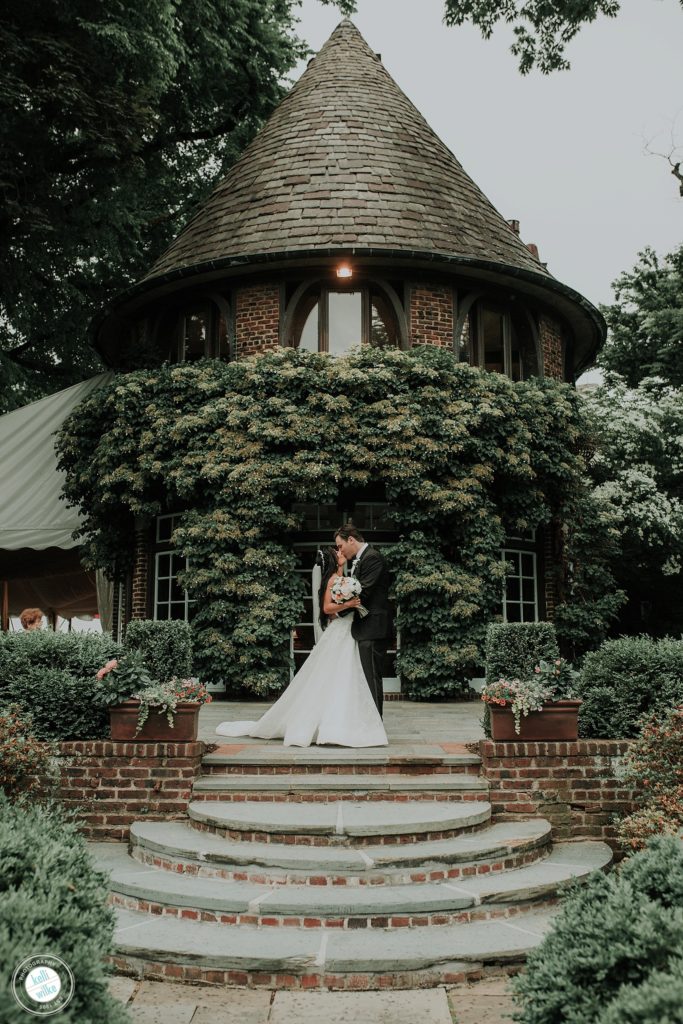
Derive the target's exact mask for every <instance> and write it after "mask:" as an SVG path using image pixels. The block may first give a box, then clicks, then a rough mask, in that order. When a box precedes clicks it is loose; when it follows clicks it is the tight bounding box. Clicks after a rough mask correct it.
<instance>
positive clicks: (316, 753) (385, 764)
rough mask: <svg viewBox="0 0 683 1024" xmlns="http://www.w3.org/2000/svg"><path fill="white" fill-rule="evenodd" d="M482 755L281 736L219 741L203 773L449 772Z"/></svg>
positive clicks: (472, 764) (448, 748)
mask: <svg viewBox="0 0 683 1024" xmlns="http://www.w3.org/2000/svg"><path fill="white" fill-rule="evenodd" d="M480 767H481V757H479V755H478V754H473V753H471V752H470V751H468V750H467V749H466V748H464V747H463V745H462V744H459V743H453V744H441V745H435V746H434V747H433V748H431V747H430V748H429V752H425V751H424V749H422V750H420V749H415V750H414V751H410V750H407V751H402V752H401V753H400V754H396V753H394V754H392V753H390V752H389V751H388V749H387V748H386V747H376V748H364V749H353V750H352V749H342V748H339V747H301V748H299V747H283V746H282V743H281V742H280V741H277V742H276V741H273V742H272V744H259V745H256V746H251V745H246V744H240V743H239V741H237V742H236V743H234V744H230V745H222V746H219V747H218V748H217V749H216V750H214V751H212V752H211V753H209V754H205V755H204V757H203V758H202V772H203V773H204V774H207V775H208V774H214V773H220V774H232V773H234V774H240V775H256V774H264V775H277V774H287V775H308V774H315V773H318V772H320V773H325V774H335V773H338V774H341V775H351V774H361V775H364V774H374V773H378V774H381V775H392V774H395V773H399V774H405V773H407V772H416V773H420V774H432V773H433V774H451V773H458V772H464V773H466V774H472V775H477V774H478V772H479V768H480Z"/></svg>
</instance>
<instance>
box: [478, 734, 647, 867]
mask: <svg viewBox="0 0 683 1024" xmlns="http://www.w3.org/2000/svg"><path fill="white" fill-rule="evenodd" d="M631 742H632V741H631V740H576V741H575V742H573V743H560V742H556V743H553V742H542V741H537V742H527V743H524V742H515V743H497V742H495V741H493V740H481V741H480V743H479V753H480V755H481V758H482V777H483V778H486V779H487V780H488V781H489V783H490V786H491V789H490V793H489V800H490V802H491V808H492V812H493V816H494V819H495V820H496V821H514V820H516V819H521V818H528V817H529V816H530V815H539V816H540V817H543V818H547V819H548V821H550V822H551V824H552V826H553V837H554V838H555V839H601V840H603V841H604V842H606V843H609V845H610V846H611V847H612V848H613V849H614V850H615V851H617V852H619V851H620V847H619V844H618V842H617V838H616V829H615V827H614V818H615V816H621V815H624V814H630V813H631V811H633V810H634V809H635V807H636V798H637V795H638V794H637V790H635V789H633V788H631V787H630V786H626V785H625V783H623V782H621V781H620V780H619V777H618V765H619V762H620V761H621V759H622V758H623V756H624V754H625V753H626V751H627V750H628V748H629V747H630V745H631Z"/></svg>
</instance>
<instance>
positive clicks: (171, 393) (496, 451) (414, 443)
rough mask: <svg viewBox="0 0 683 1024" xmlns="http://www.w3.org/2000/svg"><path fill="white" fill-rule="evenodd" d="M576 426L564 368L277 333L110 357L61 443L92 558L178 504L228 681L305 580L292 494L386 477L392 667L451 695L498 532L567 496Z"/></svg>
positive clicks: (232, 686) (260, 680) (255, 685)
mask: <svg viewBox="0 0 683 1024" xmlns="http://www.w3.org/2000/svg"><path fill="white" fill-rule="evenodd" d="M581 430H582V428H581V423H580V416H579V411H578V407H577V400H576V395H575V393H574V391H573V390H572V389H571V388H570V387H568V386H567V385H564V384H560V383H558V382H556V381H552V380H545V381H542V380H536V379H534V380H531V381H527V382H524V383H512V382H511V381H510V380H508V379H507V378H506V377H504V376H503V375H501V374H496V373H486V372H483V371H481V370H478V369H473V368H471V367H469V366H464V365H459V364H457V363H455V362H454V361H453V358H452V355H451V354H449V353H448V352H445V351H440V350H438V349H435V348H427V347H423V348H416V349H413V350H411V351H410V352H399V351H381V350H377V349H369V348H368V349H358V350H356V351H354V352H353V353H352V354H350V355H348V356H345V357H339V358H332V357H329V356H326V355H320V354H316V353H309V352H304V351H296V350H291V349H286V350H285V349H283V350H281V351H278V352H273V353H269V354H266V355H262V356H257V357H253V358H250V359H245V360H243V361H240V362H236V363H230V364H225V363H221V362H217V361H213V360H207V361H203V362H200V363H194V364H191V365H181V366H168V365H165V366H163V367H162V368H160V369H157V370H140V371H136V372H133V373H129V374H127V375H122V376H120V377H118V378H117V379H116V380H115V382H114V383H113V384H112V385H111V386H110V387H109V388H107V389H106V390H100V391H98V392H96V393H94V394H93V395H91V396H90V397H88V398H87V399H86V400H85V401H84V403H83V404H82V405H81V406H80V407H79V408H78V409H77V410H76V411H75V412H74V414H73V415H72V416H71V417H70V419H69V420H68V421H67V422H66V423H65V425H64V428H63V430H62V432H61V435H60V438H59V442H58V449H59V452H60V457H61V465H62V468H63V469H64V470H65V472H66V477H67V483H66V495H67V497H68V499H69V500H70V501H71V502H74V503H76V504H79V505H80V506H81V508H82V511H83V514H84V520H85V521H84V527H83V530H82V537H83V542H84V545H85V552H86V557H87V560H88V564H90V565H91V566H99V567H103V568H105V569H106V570H107V571H108V572H109V573H110V574H113V573H114V572H118V573H119V574H120V573H122V572H123V571H124V570H125V569H126V568H127V567H129V566H130V563H131V558H132V543H133V523H134V517H136V516H143V517H153V516H156V515H159V514H161V513H164V512H169V511H174V512H176V511H178V512H180V519H179V525H178V528H177V529H176V530H175V532H174V535H173V543H174V546H175V548H176V549H177V550H179V551H180V552H181V553H183V554H184V555H186V556H188V558H189V568H188V570H187V572H186V573H185V574H184V577H183V579H182V582H183V583H184V585H185V586H186V587H187V589H188V590H189V592H190V594H191V596H192V597H193V598H194V600H195V601H196V607H197V612H196V615H195V618H194V620H193V628H194V630H195V649H196V651H197V658H198V663H197V668H198V670H199V672H200V673H201V675H202V677H203V678H204V679H205V680H207V681H208V680H223V681H225V682H226V683H227V685H228V688H229V690H230V692H233V693H239V692H252V693H256V694H262V695H266V694H272V693H275V692H277V691H279V690H281V689H282V688H283V686H284V685H285V684H286V683H287V682H288V680H289V671H290V658H289V643H288V637H289V632H290V629H291V628H292V626H293V625H294V624H295V623H296V622H297V621H298V620H299V619H300V617H301V612H302V608H303V603H302V599H303V596H304V583H303V582H302V581H301V580H300V577H299V576H298V574H296V573H295V572H294V568H295V556H294V554H293V552H292V543H293V540H294V539H295V537H296V535H297V533H298V532H299V531H300V529H301V526H302V524H301V521H300V518H299V517H298V516H297V515H296V514H295V513H294V512H293V510H292V506H293V505H294V504H295V503H297V502H314V503H335V502H336V501H337V498H338V495H339V491H340V487H341V486H343V487H345V488H351V489H352V490H353V489H355V490H356V492H358V491H361V490H362V489H363V488H366V487H367V486H369V485H383V487H384V490H385V494H386V500H387V502H388V503H389V506H390V508H391V509H392V512H391V515H392V516H393V522H394V524H395V528H396V531H397V534H398V536H399V538H400V539H399V541H398V543H397V544H395V545H394V546H393V548H392V549H391V551H390V554H389V561H390V563H391V567H392V569H393V571H394V574H395V596H396V598H397V602H398V608H399V618H398V625H399V628H400V631H401V652H400V656H399V659H400V672H401V676H402V679H403V684H404V689H405V690H407V692H408V694H411V695H419V696H423V697H425V696H447V695H453V694H454V693H456V692H457V690H458V688H459V687H460V686H461V685H462V683H463V681H464V680H465V679H466V677H467V676H468V675H470V674H471V673H472V670H473V668H474V667H475V666H476V665H478V664H481V663H482V661H483V658H482V649H483V641H484V634H485V629H486V625H487V623H488V622H490V621H491V620H492V619H493V618H495V617H496V614H497V612H498V611H499V604H500V590H501V581H502V578H503V573H504V568H503V566H502V564H501V559H500V547H501V544H502V541H503V539H504V537H505V535H506V533H511V532H517V531H519V530H525V529H528V528H532V527H537V526H539V525H541V524H544V523H548V522H549V521H550V520H551V519H552V518H553V517H554V516H564V517H567V516H571V514H572V509H573V508H574V506H575V504H576V502H577V501H580V500H583V498H582V495H583V492H584V485H583V483H582V470H583V460H582V458H581V456H580V455H579V454H578V452H579V450H580V445H581V436H582V435H581ZM183 510H184V511H183ZM330 539H331V538H330ZM115 567H116V568H115ZM596 639H599V638H596Z"/></svg>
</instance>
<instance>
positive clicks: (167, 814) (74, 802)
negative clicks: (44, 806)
mask: <svg viewBox="0 0 683 1024" xmlns="http://www.w3.org/2000/svg"><path fill="white" fill-rule="evenodd" d="M204 750H205V745H204V743H201V742H197V743H114V742H113V741H112V740H78V741H76V740H73V741H70V742H63V743H60V751H61V758H62V760H61V764H60V774H61V785H60V789H59V792H58V793H57V796H58V798H59V799H60V800H61V801H62V802H63V803H64V804H65V805H66V806H67V807H68V808H72V809H74V808H75V809H77V810H78V817H79V820H80V823H81V825H80V827H81V831H82V832H83V833H84V834H85V835H86V836H87V838H89V839H98V840H104V839H111V840H122V839H127V838H128V834H129V830H130V825H131V822H133V821H137V820H138V819H139V818H144V819H145V820H146V821H168V820H170V819H172V818H182V817H184V816H185V812H186V810H187V805H188V802H189V799H190V793H191V790H192V782H193V780H194V778H195V776H196V775H198V774H199V769H200V766H201V760H202V755H203V754H204Z"/></svg>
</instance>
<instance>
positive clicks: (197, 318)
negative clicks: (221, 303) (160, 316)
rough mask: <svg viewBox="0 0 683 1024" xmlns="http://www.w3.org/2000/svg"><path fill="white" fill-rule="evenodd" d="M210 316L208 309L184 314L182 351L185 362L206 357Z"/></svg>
mask: <svg viewBox="0 0 683 1024" xmlns="http://www.w3.org/2000/svg"><path fill="white" fill-rule="evenodd" d="M210 325H211V314H210V312H209V310H208V309H196V310H192V311H191V312H189V313H186V314H185V335H184V351H185V356H184V358H185V362H186V363H190V362H192V361H193V360H195V359H203V357H204V356H205V355H208V341H209V336H210V331H211V326H210Z"/></svg>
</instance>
